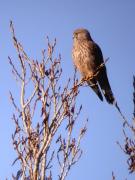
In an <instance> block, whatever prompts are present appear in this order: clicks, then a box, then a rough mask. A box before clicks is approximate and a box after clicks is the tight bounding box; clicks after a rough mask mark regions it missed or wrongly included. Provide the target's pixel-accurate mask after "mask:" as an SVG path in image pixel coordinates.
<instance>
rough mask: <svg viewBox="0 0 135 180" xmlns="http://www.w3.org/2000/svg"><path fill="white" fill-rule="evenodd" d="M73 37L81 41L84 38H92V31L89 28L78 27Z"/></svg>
mask: <svg viewBox="0 0 135 180" xmlns="http://www.w3.org/2000/svg"><path fill="white" fill-rule="evenodd" d="M73 39H74V41H76V40H79V41H84V40H92V38H91V36H90V33H89V31H88V30H87V29H83V28H80V29H76V30H75V31H74V33H73Z"/></svg>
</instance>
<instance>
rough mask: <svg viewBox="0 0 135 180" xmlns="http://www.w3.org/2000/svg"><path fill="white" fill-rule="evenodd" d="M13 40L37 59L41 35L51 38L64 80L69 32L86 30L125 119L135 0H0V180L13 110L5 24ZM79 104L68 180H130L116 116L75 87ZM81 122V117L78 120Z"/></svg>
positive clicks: (133, 65) (6, 168)
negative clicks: (76, 156) (76, 154)
mask: <svg viewBox="0 0 135 180" xmlns="http://www.w3.org/2000/svg"><path fill="white" fill-rule="evenodd" d="M10 20H12V21H13V23H14V27H15V30H16V35H17V37H18V39H19V41H21V42H22V44H23V45H24V48H25V50H26V51H27V53H28V54H29V55H30V57H32V58H34V59H40V58H41V50H42V49H43V48H44V47H46V36H47V35H48V36H49V37H50V39H51V40H53V39H54V38H55V37H56V38H57V50H56V55H57V54H59V53H61V56H62V66H63V70H64V76H65V77H64V78H63V81H64V82H65V79H66V78H67V77H68V76H70V74H71V73H73V64H72V59H71V49H72V33H73V31H74V29H76V28H78V27H85V28H87V29H89V31H90V32H91V35H92V37H93V39H94V40H95V41H96V42H97V43H98V44H99V45H100V47H101V49H102V51H103V55H104V58H107V57H109V58H110V59H109V62H108V63H107V70H108V77H109V80H110V83H111V87H112V90H113V92H114V94H115V96H116V98H117V100H118V102H119V104H120V107H121V109H122V111H123V112H124V113H125V115H126V117H127V118H128V119H131V117H132V112H133V104H132V90H133V89H132V78H133V74H134V73H135V45H134V42H135V35H134V34H135V1H134V0H129V1H127V0H119V1H117V0H113V1H112V0H74V1H73V0H68V1H64V0H57V1H55V0H23V1H18V0H12V1H8V0H4V1H2V0H0V82H1V88H0V106H1V108H0V117H1V118H0V119H1V120H0V127H1V131H0V143H1V148H0V155H1V157H0V158H1V161H0V167H1V170H0V179H5V178H6V177H9V179H10V178H11V172H12V170H13V168H12V167H11V164H12V162H13V160H14V158H15V152H14V151H13V150H12V143H11V134H12V132H13V130H14V125H13V122H12V120H11V116H12V112H13V108H12V107H11V105H10V102H9V90H11V91H12V92H14V93H17V92H16V90H18V87H16V85H15V82H14V79H13V77H12V75H11V72H10V66H9V64H8V58H7V57H8V56H11V57H13V58H15V57H16V54H15V50H14V48H13V44H12V39H11V33H10V30H9V21H10ZM79 103H81V104H82V105H83V113H84V117H89V124H88V132H87V135H86V136H85V138H84V140H83V143H82V148H83V150H84V154H83V156H82V158H81V160H80V161H79V163H78V164H77V165H76V166H75V167H73V169H72V170H71V172H70V174H69V176H68V178H67V179H68V180H73V179H77V180H83V179H94V180H108V179H111V172H112V171H114V172H115V174H116V177H117V178H118V179H125V178H126V177H127V178H128V180H133V179H134V178H133V176H132V175H129V174H128V171H127V164H126V157H125V155H124V154H123V153H122V151H121V150H120V148H119V147H118V146H117V145H116V141H117V140H119V141H120V142H121V143H122V142H123V134H122V128H121V127H122V123H121V122H122V121H121V117H120V115H119V114H118V112H117V111H116V109H115V108H114V107H113V106H110V105H108V104H107V103H106V102H105V101H104V102H100V100H99V99H98V98H97V97H96V95H95V94H94V93H93V92H92V90H91V89H90V88H88V87H87V88H86V87H84V88H81V92H80V95H79ZM82 120H83V118H82Z"/></svg>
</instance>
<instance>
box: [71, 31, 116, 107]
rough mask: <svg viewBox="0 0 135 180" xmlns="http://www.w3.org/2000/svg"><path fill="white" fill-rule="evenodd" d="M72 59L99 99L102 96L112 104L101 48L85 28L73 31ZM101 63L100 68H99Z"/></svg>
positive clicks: (112, 96) (101, 98)
mask: <svg viewBox="0 0 135 180" xmlns="http://www.w3.org/2000/svg"><path fill="white" fill-rule="evenodd" d="M72 59H73V63H74V65H75V67H76V69H77V70H78V71H79V72H80V74H81V76H82V79H86V81H87V84H88V86H90V87H91V88H92V89H93V91H94V92H95V93H96V94H97V96H98V97H99V99H100V100H101V101H103V96H104V97H105V99H106V101H107V102H108V103H109V104H114V102H115V98H114V95H113V92H112V90H111V86H110V83H109V80H108V77H107V70H106V66H105V63H104V59H103V54H102V51H101V48H100V46H99V45H98V44H97V43H96V42H95V41H94V40H93V39H92V37H91V35H90V32H89V31H88V30H87V29H84V28H79V29H76V30H75V31H74V32H73V47H72ZM101 65H103V66H102V68H99V67H101ZM98 69H99V70H98ZM97 70H98V73H96V72H97ZM89 77H91V78H89Z"/></svg>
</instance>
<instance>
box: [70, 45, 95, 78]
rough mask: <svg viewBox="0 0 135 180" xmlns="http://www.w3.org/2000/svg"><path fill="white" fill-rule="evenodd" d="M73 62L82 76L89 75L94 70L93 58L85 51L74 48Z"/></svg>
mask: <svg viewBox="0 0 135 180" xmlns="http://www.w3.org/2000/svg"><path fill="white" fill-rule="evenodd" d="M73 60H74V64H75V66H76V67H77V69H78V70H79V71H80V72H81V74H83V75H88V74H89V75H91V74H92V73H93V69H94V57H93V56H92V55H91V53H90V52H89V51H88V50H87V49H84V48H83V49H81V48H74V49H73Z"/></svg>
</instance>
